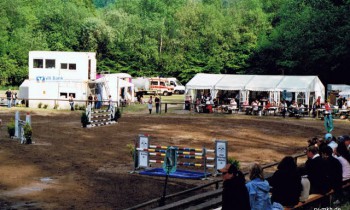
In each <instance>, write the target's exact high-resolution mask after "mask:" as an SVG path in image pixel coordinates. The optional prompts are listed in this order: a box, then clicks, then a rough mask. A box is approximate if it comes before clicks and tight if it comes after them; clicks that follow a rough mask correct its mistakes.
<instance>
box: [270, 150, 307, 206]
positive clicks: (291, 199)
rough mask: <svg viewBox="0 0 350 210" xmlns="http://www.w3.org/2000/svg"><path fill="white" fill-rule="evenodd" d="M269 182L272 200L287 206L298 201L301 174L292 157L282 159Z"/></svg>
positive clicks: (300, 189)
mask: <svg viewBox="0 0 350 210" xmlns="http://www.w3.org/2000/svg"><path fill="white" fill-rule="evenodd" d="M269 183H270V185H271V187H272V197H271V200H272V202H277V203H280V204H282V205H283V206H287V207H293V206H295V205H297V204H298V203H299V197H300V193H301V191H302V186H301V176H300V174H299V173H298V171H297V164H296V163H295V161H294V158H293V157H291V156H287V157H284V158H283V159H282V161H281V162H280V163H279V164H278V167H277V171H276V172H275V173H274V174H273V176H272V177H271V179H270V180H269Z"/></svg>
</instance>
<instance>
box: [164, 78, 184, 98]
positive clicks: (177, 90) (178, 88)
mask: <svg viewBox="0 0 350 210" xmlns="http://www.w3.org/2000/svg"><path fill="white" fill-rule="evenodd" d="M167 79H168V81H169V83H170V86H173V87H174V94H184V93H185V86H183V85H182V84H181V82H180V81H179V80H177V79H176V78H175V77H170V78H167Z"/></svg>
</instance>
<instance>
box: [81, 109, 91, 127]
mask: <svg viewBox="0 0 350 210" xmlns="http://www.w3.org/2000/svg"><path fill="white" fill-rule="evenodd" d="M81 124H82V125H83V128H86V126H87V125H88V124H89V118H88V116H87V115H86V113H85V112H82V113H81Z"/></svg>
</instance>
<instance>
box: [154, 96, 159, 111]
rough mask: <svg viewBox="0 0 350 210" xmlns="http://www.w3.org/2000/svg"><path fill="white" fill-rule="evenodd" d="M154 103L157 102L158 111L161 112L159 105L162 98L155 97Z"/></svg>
mask: <svg viewBox="0 0 350 210" xmlns="http://www.w3.org/2000/svg"><path fill="white" fill-rule="evenodd" d="M154 103H155V104H156V113H157V114H158V113H159V105H160V99H159V97H158V96H156V97H155V99H154Z"/></svg>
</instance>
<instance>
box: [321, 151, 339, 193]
mask: <svg viewBox="0 0 350 210" xmlns="http://www.w3.org/2000/svg"><path fill="white" fill-rule="evenodd" d="M320 153H321V157H322V158H323V159H324V160H325V166H326V170H325V171H324V173H327V176H328V177H327V178H328V180H329V181H330V187H331V189H333V190H334V197H335V200H337V199H340V197H341V190H342V182H343V169H342V165H341V163H340V162H339V160H338V159H336V158H335V157H333V149H332V148H331V147H329V146H327V145H325V146H323V147H320Z"/></svg>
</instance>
